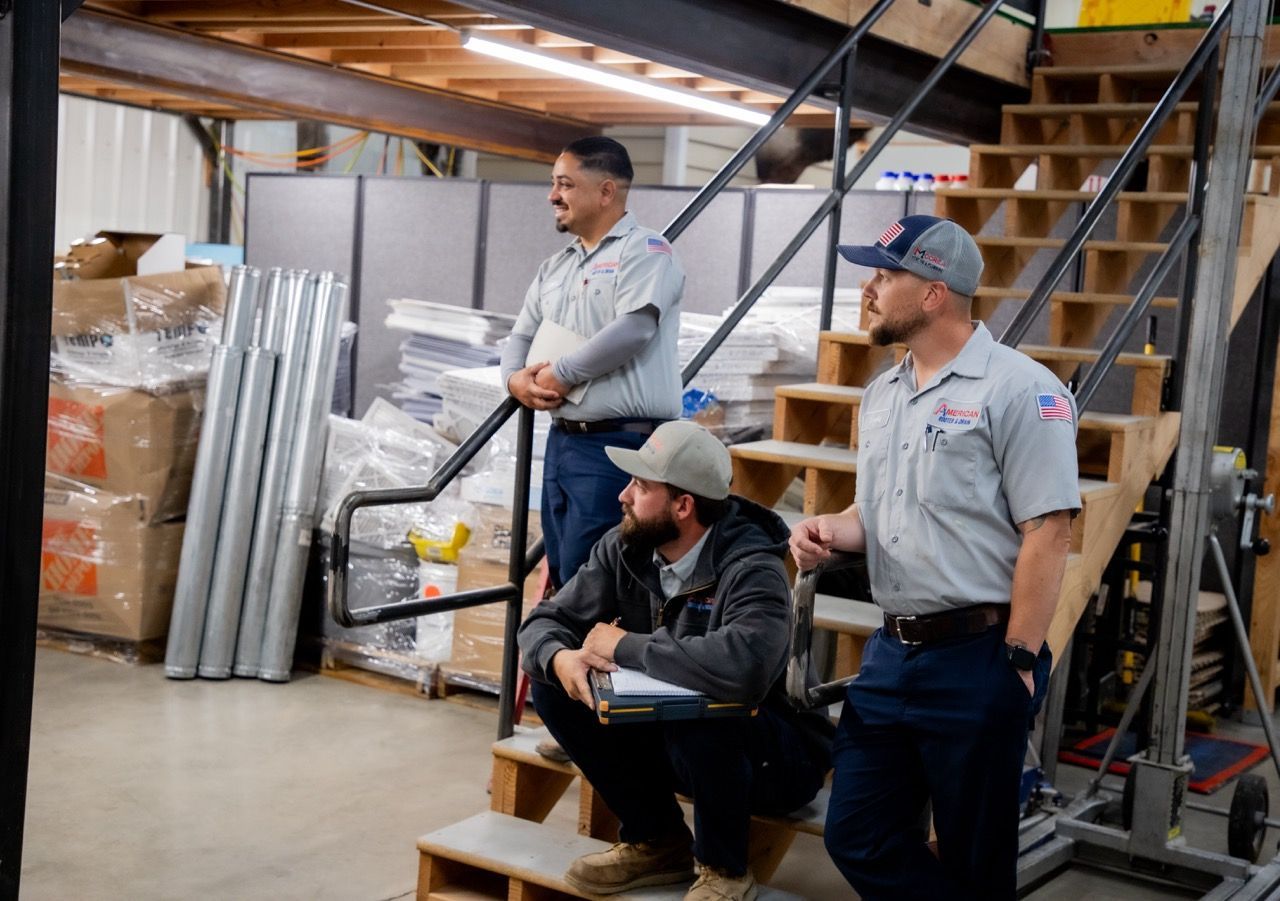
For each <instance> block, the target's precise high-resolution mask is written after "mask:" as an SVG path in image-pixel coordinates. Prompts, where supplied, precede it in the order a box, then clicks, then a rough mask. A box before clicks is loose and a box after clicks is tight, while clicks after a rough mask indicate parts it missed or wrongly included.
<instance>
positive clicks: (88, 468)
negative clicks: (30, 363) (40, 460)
mask: <svg viewBox="0 0 1280 901" xmlns="http://www.w3.org/2000/svg"><path fill="white" fill-rule="evenodd" d="M204 397H205V395H204V389H203V388H192V389H188V390H184V391H176V392H173V393H169V394H156V393H152V392H148V391H141V390H136V389H131V388H113V387H99V386H92V385H81V384H70V385H69V384H65V383H63V382H61V381H58V380H56V379H55V380H54V381H52V382H51V383H50V385H49V430H48V436H47V448H46V456H45V467H46V470H47V471H48V472H50V473H53V474H54V475H57V476H65V477H67V478H70V479H73V480H75V481H77V482H81V483H83V484H85V485H89V486H92V487H94V488H100V489H103V490H104V491H107V492H110V493H111V494H115V495H121V496H125V497H133V498H136V499H137V500H138V501H139V506H138V507H137V512H138V515H139V516H140V517H141V519H142V520H143V521H144V522H150V523H154V522H161V521H164V520H169V519H177V518H179V517H182V516H184V515H185V514H186V512H187V498H188V495H189V494H190V491H191V475H192V472H193V470H194V469H195V461H196V446H197V444H198V443H199V440H200V421H201V417H202V416H203V413H204Z"/></svg>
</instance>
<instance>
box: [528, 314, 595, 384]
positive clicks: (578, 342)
mask: <svg viewBox="0 0 1280 901" xmlns="http://www.w3.org/2000/svg"><path fill="white" fill-rule="evenodd" d="M586 341H587V339H586V338H584V337H582V335H579V334H578V333H577V332H575V331H573V330H572V329H567V328H565V327H564V326H563V325H560V324H559V323H557V322H552V321H551V320H550V319H544V320H542V324H541V325H539V326H538V330H537V331H536V332H534V334H533V340H532V341H531V342H529V351H528V352H527V353H526V354H525V356H524V359H525V364H526V365H530V364H533V363H541V362H543V361H544V360H545V361H546V362H548V363H555V362H556V361H557V360H559V359H560V358H561V357H563V356H564V355H565V354H567V353H571V352H572V351H575V350H577V349H578V348H579V347H581V346H582V345H583V344H585V343H586ZM590 385H591V383H590V382H583V383H582V384H580V385H574V386H573V387H572V388H570V389H569V393H568V394H566V395H565V396H564V399H565V400H567V401H569V402H570V403H574V404H580V403H582V398H583V397H585V396H586V394H587V388H588V387H589V386H590Z"/></svg>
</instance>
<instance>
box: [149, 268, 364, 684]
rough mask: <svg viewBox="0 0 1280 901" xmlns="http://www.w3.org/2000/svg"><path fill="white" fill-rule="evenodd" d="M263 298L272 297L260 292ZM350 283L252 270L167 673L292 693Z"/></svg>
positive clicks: (201, 487) (221, 371)
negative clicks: (270, 685) (286, 687)
mask: <svg viewBox="0 0 1280 901" xmlns="http://www.w3.org/2000/svg"><path fill="white" fill-rule="evenodd" d="M260 287H261V291H260V290H259V288H260ZM346 314H347V285H346V284H345V283H343V282H342V281H340V280H339V278H338V276H336V275H335V274H334V273H332V272H320V273H314V274H313V273H309V272H307V270H305V269H302V270H298V269H293V270H288V271H282V270H280V269H272V270H271V271H270V272H269V273H268V274H267V278H266V281H265V283H263V281H262V276H261V272H259V270H257V269H254V268H252V267H248V266H238V267H236V268H235V269H234V270H233V271H232V273H231V283H230V288H229V291H228V301H227V309H226V318H225V319H224V322H223V329H222V338H221V341H220V342H219V343H218V345H217V346H216V347H215V348H214V351H213V360H212V362H211V365H210V367H209V389H208V399H207V403H206V408H205V415H204V423H203V426H202V429H201V433H200V445H199V448H198V449H197V452H196V469H195V475H194V477H193V479H192V483H191V500H190V503H189V504H188V507H187V527H186V532H185V534H184V536H183V542H182V556H181V558H180V561H179V566H178V585H177V590H176V592H175V595H174V603H173V615H172V618H171V620H170V623H169V643H168V647H167V649H166V651H165V661H164V664H165V674H166V675H168V676H169V677H170V678H174V679H191V678H193V677H195V676H197V675H199V676H203V677H205V678H209V679H226V678H228V677H230V676H231V674H232V673H233V672H234V673H235V675H237V676H245V677H248V678H254V677H257V678H261V679H265V680H268V681H271V682H285V681H288V679H289V673H290V669H291V665H292V662H293V650H294V643H295V641H296V640H297V631H298V616H299V612H300V609H301V603H302V583H303V578H304V576H305V573H306V564H307V554H308V551H309V549H310V545H311V529H312V526H313V524H314V519H315V506H316V491H317V489H318V487H319V483H320V467H321V466H322V465H323V462H324V446H325V437H326V435H325V433H326V426H327V422H328V416H327V414H328V412H329V405H330V403H331V402H332V398H333V384H334V373H335V370H336V368H337V365H338V347H339V341H340V334H341V328H342V323H343V322H344V321H345V320H346Z"/></svg>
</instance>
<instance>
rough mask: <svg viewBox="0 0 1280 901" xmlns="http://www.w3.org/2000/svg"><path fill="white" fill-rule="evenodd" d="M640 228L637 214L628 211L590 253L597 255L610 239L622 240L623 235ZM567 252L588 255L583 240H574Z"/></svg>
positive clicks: (567, 247)
mask: <svg viewBox="0 0 1280 901" xmlns="http://www.w3.org/2000/svg"><path fill="white" fill-rule="evenodd" d="M638 226H639V223H638V222H636V214H635V213H633V212H631V211H630V210H627V211H626V212H625V213H623V214H622V218H621V219H619V220H618V221H617V222H615V223H613V228H611V229H609V230H608V231H607V232H605V234H604V237H603V238H601V239H600V241H599V243H598V244H596V246H595V247H593V248H591V251H590V252H591V253H595V252H596V251H597V250H599V249H600V248H601V247H603V246H604V245H605V243H606V242H607V241H609V240H610V239H612V238H621V237H622V236H623V235H625V234H627V233H628V232H630V231H631V230H632V229H634V228H637V227H638ZM565 250H566V251H572V252H573V253H577V254H581V255H584V256H585V255H586V254H587V249H586V248H585V247H583V246H582V239H581V238H574V239H573V241H572V242H571V243H570V244H568V245H567V246H566V247H565Z"/></svg>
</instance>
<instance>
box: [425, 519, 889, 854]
mask: <svg viewBox="0 0 1280 901" xmlns="http://www.w3.org/2000/svg"><path fill="white" fill-rule="evenodd" d="M796 517H797V521H798V520H799V518H802V517H803V514H796ZM823 599H826V601H824V600H823ZM830 601H836V602H839V603H841V604H854V605H861V606H862V607H869V608H872V610H873V611H878V610H879V609H880V608H879V607H876V606H875V605H874V604H868V603H866V602H865V601H851V600H849V599H847V598H836V597H832V596H830V595H823V594H820V595H817V596H816V603H815V612H817V610H818V608H820V607H821V608H822V609H824V610H825V609H827V607H828V606H829V604H828V603H827V602H830ZM876 615H877V616H879V615H880V614H879V613H876ZM826 620H827V621H828V622H830V623H831V624H832V625H830V626H828V625H823V624H822V623H818V625H819V626H821V627H822V628H824V629H828V628H830V629H832V630H833V631H849V630H851V629H852V628H855V626H853V625H851V626H850V627H849V629H841V628H839V626H840V625H841V624H842V623H843V622H845V621H849V622H850V623H853V622H854V618H853V617H851V616H850V615H849V614H846V613H844V612H843V611H841V610H840V609H839V608H836V609H834V610H831V611H830V613H829V615H828V616H827V617H826ZM815 622H817V619H815ZM856 622H857V624H858V625H857V626H856V628H859V629H860V628H861V627H862V624H865V623H868V622H870V620H869V619H868V616H867V614H866V612H865V611H862V610H859V611H858V617H857V619H856ZM872 631H875V629H874V628H872V629H871V631H867V632H861V631H859V632H858V633H857V634H866V635H870V634H871V632H872ZM550 737H551V733H550V732H549V731H548V730H547V727H546V726H540V727H539V728H537V729H530V730H529V731H527V732H517V733H515V734H514V735H512V736H511V737H510V738H504V739H502V740H501V741H495V742H494V743H493V756H494V757H503V758H506V759H508V760H515V761H517V762H519V763H524V764H529V765H531V766H538V767H542V768H543V769H547V770H555V771H556V772H564V773H570V774H572V775H575V776H580V775H582V774H581V772H579V770H578V768H577V767H576V766H575V765H574V764H572V763H557V762H556V761H554V760H548V759H547V758H545V757H543V756H542V755H541V754H539V753H538V752H537V751H536V750H535V748H536V747H537V744H538V742H540V741H542V740H543V739H544V738H550ZM830 799H831V789H830V788H829V787H827V786H824V787H823V788H822V790H821V791H819V792H818V794H817V796H816V797H814V799H813V800H812V801H810V802H809V803H808V804H806V805H804V806H803V807H799V808H797V809H796V810H793V811H792V812H791V813H789V814H787V815H785V816H781V817H773V816H759V815H757V816H756V817H755V819H758V820H764V821H766V822H771V823H785V824H787V825H789V826H791V827H792V828H794V829H795V830H796V831H797V832H805V833H808V834H809V835H822V829H823V825H824V824H825V822H826V818H827V802H828V801H830ZM681 800H686V801H687V800H688V799H687V798H684V797H683V796H681ZM418 847H419V848H421V847H422V840H421V839H420V840H419V843H418Z"/></svg>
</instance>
